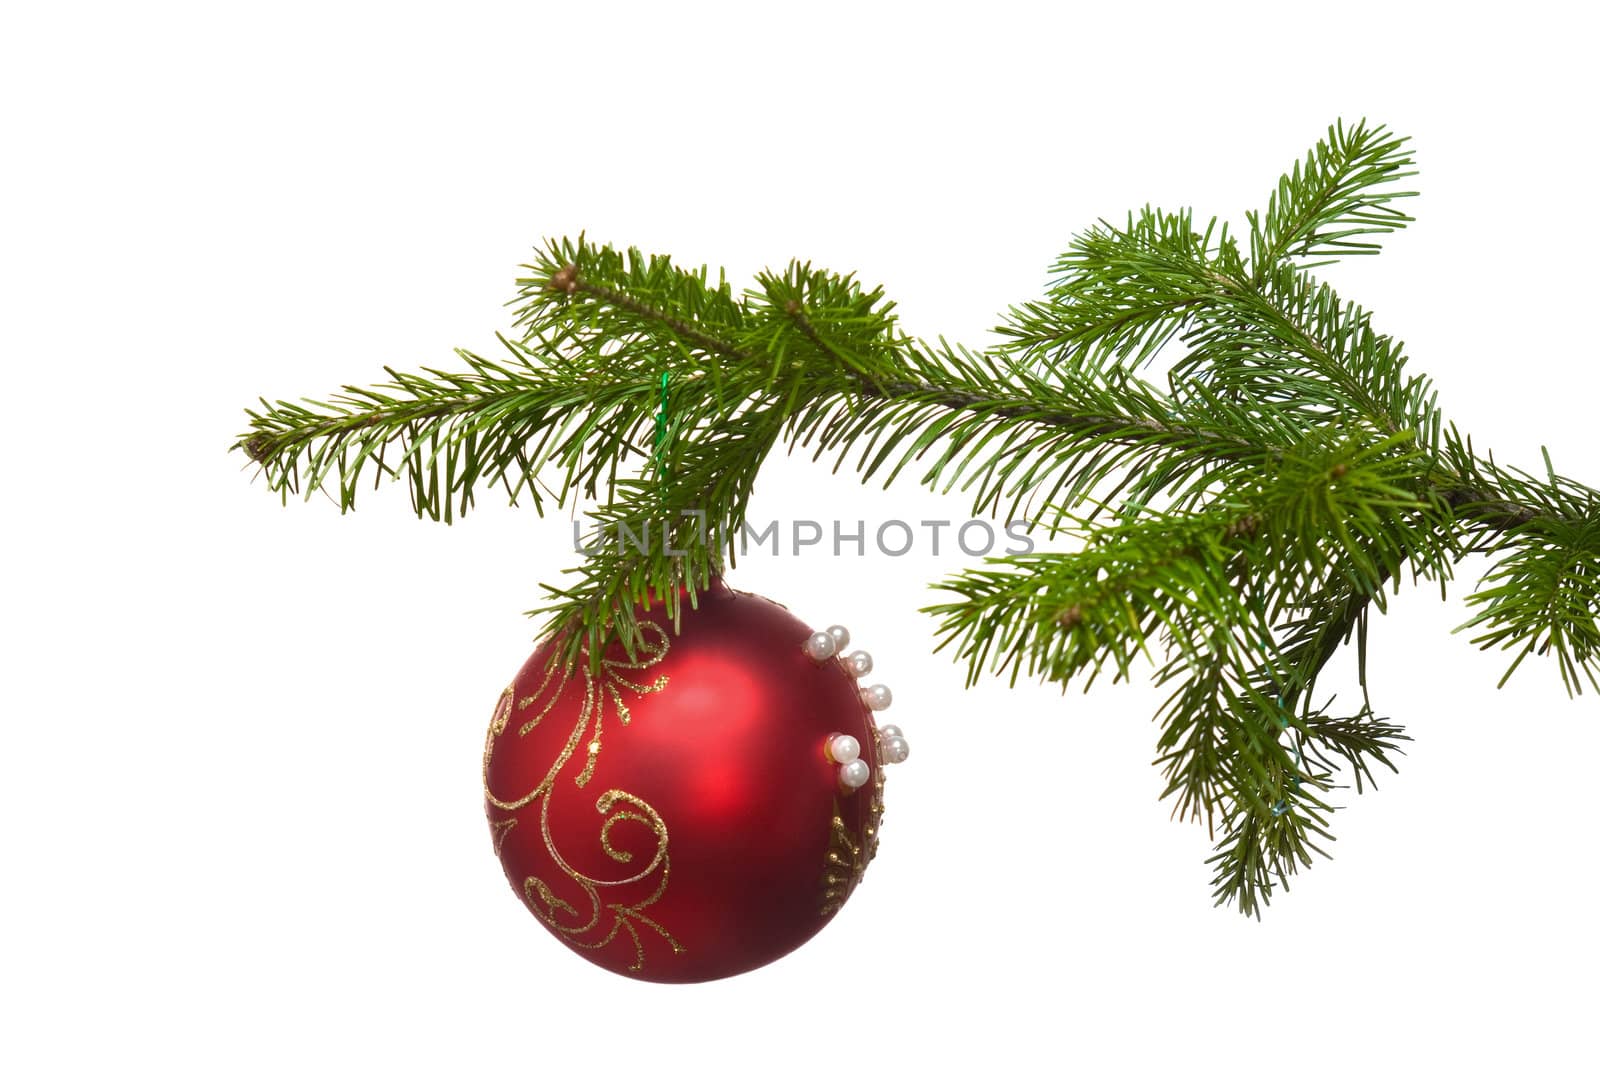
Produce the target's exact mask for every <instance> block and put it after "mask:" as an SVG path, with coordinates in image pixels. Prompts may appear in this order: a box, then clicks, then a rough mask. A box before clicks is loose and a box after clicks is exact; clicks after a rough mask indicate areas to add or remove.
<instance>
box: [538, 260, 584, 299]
mask: <svg viewBox="0 0 1600 1067" xmlns="http://www.w3.org/2000/svg"><path fill="white" fill-rule="evenodd" d="M544 287H545V288H546V289H554V290H556V291H557V292H562V293H574V292H577V289H578V265H577V264H576V263H568V264H567V265H566V266H565V267H562V268H561V269H560V270H558V271H556V272H555V273H554V274H552V275H550V280H549V281H547V282H545V283H544Z"/></svg>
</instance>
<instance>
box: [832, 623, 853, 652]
mask: <svg viewBox="0 0 1600 1067" xmlns="http://www.w3.org/2000/svg"><path fill="white" fill-rule="evenodd" d="M828 636H829V637H831V638H833V647H834V650H835V651H838V652H843V651H844V650H845V649H846V648H848V647H850V631H849V630H846V629H845V628H844V627H843V626H838V625H834V626H830V627H828Z"/></svg>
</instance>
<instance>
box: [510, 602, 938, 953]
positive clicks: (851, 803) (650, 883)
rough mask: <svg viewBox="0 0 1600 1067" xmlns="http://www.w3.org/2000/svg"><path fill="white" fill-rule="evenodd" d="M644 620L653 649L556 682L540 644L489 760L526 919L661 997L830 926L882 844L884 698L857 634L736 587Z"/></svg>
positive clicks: (889, 752) (893, 751) (893, 746)
mask: <svg viewBox="0 0 1600 1067" xmlns="http://www.w3.org/2000/svg"><path fill="white" fill-rule="evenodd" d="M698 601H699V606H698V608H696V609H695V610H692V611H691V610H687V605H685V608H686V610H685V611H684V612H683V615H682V618H681V623H680V630H679V632H678V633H676V634H673V633H672V624H671V622H670V621H669V620H668V619H667V618H666V614H665V611H664V610H663V609H662V608H661V607H659V606H657V607H655V608H652V609H651V610H650V611H648V612H645V613H642V614H641V616H640V618H641V623H642V625H643V628H644V631H645V635H646V637H647V638H648V640H649V642H650V643H649V646H648V647H647V648H645V649H644V650H643V651H642V652H641V653H640V655H639V656H638V658H637V661H636V662H629V661H628V658H627V657H626V656H625V655H624V654H623V653H622V651H621V649H620V647H613V648H612V649H610V650H608V654H607V656H606V657H605V660H604V666H603V668H602V669H601V670H600V671H599V672H598V673H596V672H591V671H590V670H589V669H588V667H587V665H586V664H585V663H584V662H581V661H580V662H579V663H578V664H576V665H574V667H573V668H572V669H571V670H568V671H563V670H561V669H559V664H558V661H557V660H556V659H555V657H554V655H553V652H554V649H553V648H552V645H551V643H549V642H547V643H546V644H544V645H542V646H540V647H539V649H538V650H536V651H535V652H534V654H533V656H532V657H531V658H530V659H529V660H528V662H527V663H526V664H525V665H524V666H523V668H522V670H521V671H520V672H519V673H518V674H517V676H516V679H515V680H514V681H513V682H512V683H511V685H510V686H509V687H507V689H506V690H505V692H504V693H503V694H501V697H500V701H499V703H498V704H497V705H496V707H495V713H494V718H493V720H492V721H491V722H490V725H489V734H488V738H487V740H486V742H485V745H484V753H483V775H484V798H485V802H486V808H487V811H488V815H489V825H490V828H491V830H492V832H493V837H494V845H495V851H496V853H497V854H498V855H499V857H500V862H501V865H502V866H503V867H504V868H505V872H506V877H507V878H508V879H509V880H510V882H511V886H512V888H513V889H515V890H516V892H517V893H518V894H519V895H520V896H521V897H522V900H523V902H524V903H525V904H526V905H527V907H528V909H529V910H530V911H532V912H533V914H534V915H535V916H537V917H538V918H539V919H540V921H541V922H543V923H544V925H545V926H546V927H547V928H548V929H549V930H550V931H551V932H552V933H554V934H556V935H557V936H558V937H560V938H561V939H562V941H564V942H565V943H566V944H567V945H568V946H569V947H570V948H572V949H573V950H574V951H575V952H577V953H578V954H579V955H581V956H582V957H583V958H584V959H587V960H589V961H590V962H592V963H596V964H598V965H600V966H602V967H605V968H607V969H608V970H612V971H616V972H617V973H619V974H623V975H627V976H629V977H633V978H642V979H645V980H648V981H655V982H703V981H708V980H711V979H715V978H726V977H728V976H729V975H735V974H739V973H741V972H744V971H748V970H752V969H754V968H756V967H760V966H762V965H763V964H767V963H770V962H772V961H773V960H775V959H777V958H778V957H780V956H782V955H784V954H786V953H788V952H790V951H792V950H793V949H795V948H797V947H799V946H800V945H801V944H803V943H805V942H806V941H807V940H808V939H810V938H811V936H812V935H813V934H815V933H816V932H817V931H818V930H820V929H822V927H823V926H825V925H826V924H827V922H828V920H829V919H830V918H831V917H832V916H833V914H834V913H835V912H836V911H838V909H839V907H840V906H841V905H843V903H844V901H845V898H847V897H848V896H849V895H850V893H851V891H852V890H853V889H854V888H855V886H856V884H857V883H858V882H859V881H860V880H861V876H862V873H863V872H864V870H865V869H866V865H867V863H868V862H870V861H871V859H872V857H873V855H874V854H875V853H876V851H877V847H878V822H879V820H880V818H881V817H882V812H883V771H882V767H881V766H880V761H881V760H884V761H888V762H898V761H899V760H900V759H903V758H904V757H905V753H906V752H907V751H908V750H907V748H906V745H905V741H904V739H903V738H902V737H901V736H900V733H899V731H898V730H897V729H895V728H894V727H892V726H886V727H884V728H883V730H882V731H881V732H880V730H879V729H878V727H877V725H876V723H875V722H874V720H873V715H872V712H873V709H877V710H882V709H883V708H885V707H887V706H888V703H889V693H888V690H887V689H886V688H885V687H883V686H871V687H869V688H865V689H864V688H862V687H861V684H860V683H859V681H858V677H859V675H860V674H864V673H866V671H867V670H870V669H871V657H870V656H867V655H866V654H865V653H863V652H854V653H851V654H848V655H844V656H841V655H839V653H840V652H841V651H842V645H843V643H844V642H846V641H848V639H849V638H848V634H847V633H846V632H845V631H843V629H842V628H838V627H835V628H833V630H832V631H831V634H830V632H829V631H823V632H814V631H813V630H812V629H811V627H809V626H807V625H806V624H804V623H803V622H801V621H800V620H799V619H797V618H795V617H794V616H793V615H791V614H789V613H788V612H787V611H786V610H784V609H783V608H782V607H781V606H779V605H778V604H775V603H773V602H772V601H770V600H767V599H765V598H763V597H759V596H753V595H751V594H748V593H741V592H737V591H734V590H731V589H728V588H727V587H726V586H724V585H723V584H722V583H721V582H720V581H713V583H712V587H711V588H710V589H708V590H706V591H705V592H704V593H702V594H700V596H699V598H698Z"/></svg>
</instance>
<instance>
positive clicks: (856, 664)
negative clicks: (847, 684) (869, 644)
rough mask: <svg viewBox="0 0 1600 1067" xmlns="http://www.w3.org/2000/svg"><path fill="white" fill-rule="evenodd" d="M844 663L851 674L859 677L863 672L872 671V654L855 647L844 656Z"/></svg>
mask: <svg viewBox="0 0 1600 1067" xmlns="http://www.w3.org/2000/svg"><path fill="white" fill-rule="evenodd" d="M844 665H845V667H847V668H848V669H849V671H850V673H851V674H853V675H855V676H856V677H857V678H860V677H861V676H862V675H863V674H870V673H871V672H872V655H871V654H870V653H867V652H863V651H862V650H860V649H857V650H856V651H854V652H852V653H850V654H849V655H848V656H846V657H845V658H844Z"/></svg>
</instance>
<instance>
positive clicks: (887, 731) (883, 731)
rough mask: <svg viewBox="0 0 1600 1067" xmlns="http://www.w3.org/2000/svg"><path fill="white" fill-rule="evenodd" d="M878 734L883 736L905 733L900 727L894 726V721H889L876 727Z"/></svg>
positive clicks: (895, 735) (900, 735)
mask: <svg viewBox="0 0 1600 1067" xmlns="http://www.w3.org/2000/svg"><path fill="white" fill-rule="evenodd" d="M878 736H879V737H884V738H889V737H904V736H905V734H904V733H902V732H901V731H900V727H898V726H896V725H895V724H894V723H890V724H889V725H887V726H880V727H878Z"/></svg>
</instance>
